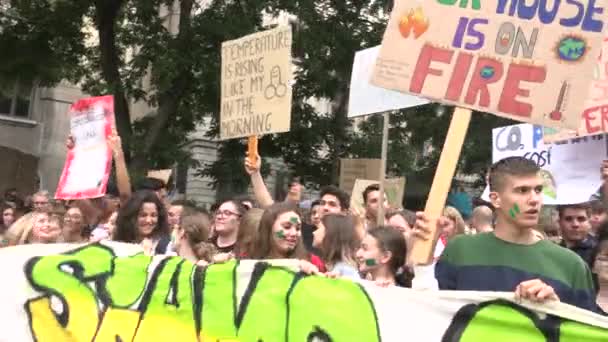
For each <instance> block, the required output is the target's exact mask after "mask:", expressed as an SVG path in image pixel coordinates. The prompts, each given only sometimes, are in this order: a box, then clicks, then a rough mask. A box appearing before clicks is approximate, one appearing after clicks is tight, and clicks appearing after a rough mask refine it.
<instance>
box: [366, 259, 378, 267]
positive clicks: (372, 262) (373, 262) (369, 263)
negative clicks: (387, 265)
mask: <svg viewBox="0 0 608 342" xmlns="http://www.w3.org/2000/svg"><path fill="white" fill-rule="evenodd" d="M365 266H376V259H365Z"/></svg>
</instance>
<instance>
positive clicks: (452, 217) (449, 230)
mask: <svg viewBox="0 0 608 342" xmlns="http://www.w3.org/2000/svg"><path fill="white" fill-rule="evenodd" d="M443 216H444V217H446V218H447V219H448V220H447V221H446V225H444V226H443V231H442V233H441V237H442V238H443V239H445V241H446V242H447V241H450V240H452V239H453V238H454V237H455V236H457V235H461V234H464V233H465V223H464V219H463V218H462V216H460V213H459V212H458V210H456V208H453V207H449V206H448V207H445V209H444V210H443Z"/></svg>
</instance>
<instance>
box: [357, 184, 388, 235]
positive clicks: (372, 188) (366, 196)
mask: <svg viewBox="0 0 608 342" xmlns="http://www.w3.org/2000/svg"><path fill="white" fill-rule="evenodd" d="M362 196H363V205H364V206H365V229H366V230H367V229H370V228H373V227H375V226H376V225H377V223H378V211H379V208H380V184H371V185H369V186H368V187H367V188H365V190H364V191H363V194H362ZM382 205H383V206H384V212H386V211H387V210H388V200H387V199H386V196H384V201H382Z"/></svg>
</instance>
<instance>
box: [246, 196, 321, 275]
mask: <svg viewBox="0 0 608 342" xmlns="http://www.w3.org/2000/svg"><path fill="white" fill-rule="evenodd" d="M301 224H302V220H301V218H300V215H299V214H298V213H297V208H296V207H295V206H294V205H293V204H292V203H288V202H284V203H275V204H273V205H271V206H270V207H268V208H267V209H266V210H265V211H264V214H263V215H262V219H261V220H260V227H259V233H258V236H257V239H256V247H255V249H254V250H253V252H252V254H251V258H252V259H298V260H300V262H301V264H300V267H301V268H302V270H303V271H304V272H305V273H318V272H325V265H324V264H323V262H322V261H321V259H320V258H319V257H318V256H316V255H313V254H310V253H308V252H307V251H306V249H305V248H304V245H303V243H302V238H301V232H300V228H301Z"/></svg>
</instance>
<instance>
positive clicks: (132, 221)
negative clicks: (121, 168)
mask: <svg viewBox="0 0 608 342" xmlns="http://www.w3.org/2000/svg"><path fill="white" fill-rule="evenodd" d="M114 239H115V240H116V241H120V242H127V243H141V244H142V245H143V246H144V250H145V251H146V253H147V254H165V253H166V252H167V246H168V245H169V242H170V240H171V236H170V232H169V224H168V222H167V212H166V211H165V206H164V205H163V203H162V202H161V201H160V199H159V198H158V196H157V195H156V194H155V193H154V192H151V191H141V192H137V193H135V194H134V195H133V196H132V197H131V198H130V199H129V200H128V201H127V202H126V203H125V205H124V206H121V208H120V210H119V212H118V218H117V220H116V232H115V234H114Z"/></svg>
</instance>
